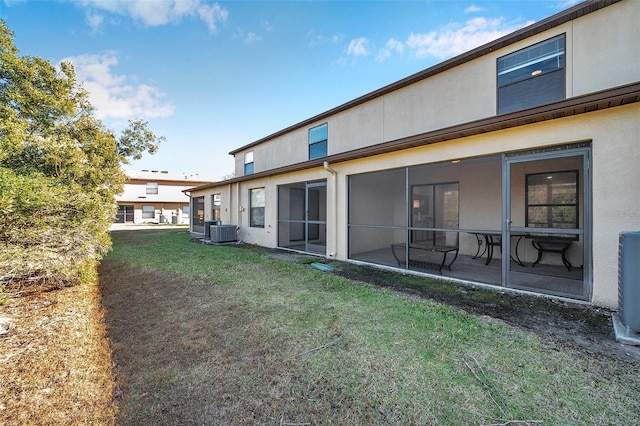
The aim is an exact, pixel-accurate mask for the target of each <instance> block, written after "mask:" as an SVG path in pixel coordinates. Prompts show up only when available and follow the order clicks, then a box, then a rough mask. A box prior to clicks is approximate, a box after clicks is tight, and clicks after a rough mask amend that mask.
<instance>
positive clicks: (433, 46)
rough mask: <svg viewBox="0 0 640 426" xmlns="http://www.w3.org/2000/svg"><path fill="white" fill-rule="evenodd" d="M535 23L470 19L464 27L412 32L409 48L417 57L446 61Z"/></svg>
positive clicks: (407, 44) (454, 25) (496, 19)
mask: <svg viewBox="0 0 640 426" xmlns="http://www.w3.org/2000/svg"><path fill="white" fill-rule="evenodd" d="M531 23H532V22H526V23H505V22H504V19H503V18H493V19H489V18H483V17H478V18H474V19H470V20H468V21H467V22H465V23H464V24H462V25H461V24H449V25H447V26H445V27H443V28H442V29H441V30H439V31H430V32H428V33H421V34H420V33H419V34H416V33H411V34H410V35H409V37H408V38H407V41H406V46H407V47H408V48H409V49H411V51H412V53H413V54H414V55H415V56H416V57H417V58H425V57H429V56H431V57H435V58H438V59H443V58H447V57H452V56H455V55H458V54H460V53H463V52H466V51H468V50H471V49H473V48H476V47H478V46H480V45H482V44H485V43H488V42H489V41H492V40H495V39H497V38H500V37H502V36H504V35H506V34H509V33H511V32H513V31H515V30H517V29H520V28H522V27H524V26H526V25H529V24H531Z"/></svg>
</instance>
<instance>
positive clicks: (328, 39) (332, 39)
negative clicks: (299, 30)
mask: <svg viewBox="0 0 640 426" xmlns="http://www.w3.org/2000/svg"><path fill="white" fill-rule="evenodd" d="M307 38H308V39H309V47H316V46H322V45H325V44H337V43H341V42H342V40H344V34H335V35H333V36H325V35H322V34H318V33H316V31H315V30H310V31H309V32H308V33H307Z"/></svg>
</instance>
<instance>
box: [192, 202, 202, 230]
mask: <svg viewBox="0 0 640 426" xmlns="http://www.w3.org/2000/svg"><path fill="white" fill-rule="evenodd" d="M191 203H192V205H193V208H192V209H191V224H192V225H194V226H203V225H204V197H193V198H192V199H191Z"/></svg>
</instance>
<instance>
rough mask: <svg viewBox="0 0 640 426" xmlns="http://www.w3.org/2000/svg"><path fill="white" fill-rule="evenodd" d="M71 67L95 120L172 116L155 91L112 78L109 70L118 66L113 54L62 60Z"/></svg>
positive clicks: (127, 78)
mask: <svg viewBox="0 0 640 426" xmlns="http://www.w3.org/2000/svg"><path fill="white" fill-rule="evenodd" d="M64 61H69V62H71V63H73V65H74V67H75V70H76V78H77V81H78V83H80V84H81V85H82V87H83V88H84V89H86V90H87V91H88V92H89V101H90V102H91V104H92V105H93V106H94V108H95V116H96V118H98V119H100V120H104V119H131V118H154V117H168V116H171V115H173V110H174V107H173V105H171V103H168V102H163V101H162V98H163V97H164V96H165V95H164V93H162V92H161V91H160V89H158V88H157V87H154V86H150V85H147V84H137V85H136V84H132V83H131V82H130V80H132V79H134V78H133V77H130V76H126V75H116V74H114V73H113V71H112V69H111V68H112V67H115V66H116V65H118V58H117V56H116V54H115V53H108V54H105V55H81V56H73V57H69V58H65V59H64Z"/></svg>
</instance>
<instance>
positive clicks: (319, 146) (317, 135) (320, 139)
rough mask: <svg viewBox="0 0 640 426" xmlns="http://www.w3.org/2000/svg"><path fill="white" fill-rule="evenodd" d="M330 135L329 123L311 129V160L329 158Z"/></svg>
mask: <svg viewBox="0 0 640 426" xmlns="http://www.w3.org/2000/svg"><path fill="white" fill-rule="evenodd" d="M328 133H329V132H328V125H327V123H324V124H321V125H319V126H316V127H312V128H311V129H309V160H313V159H315V158H322V157H326V156H327V139H328Z"/></svg>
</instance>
